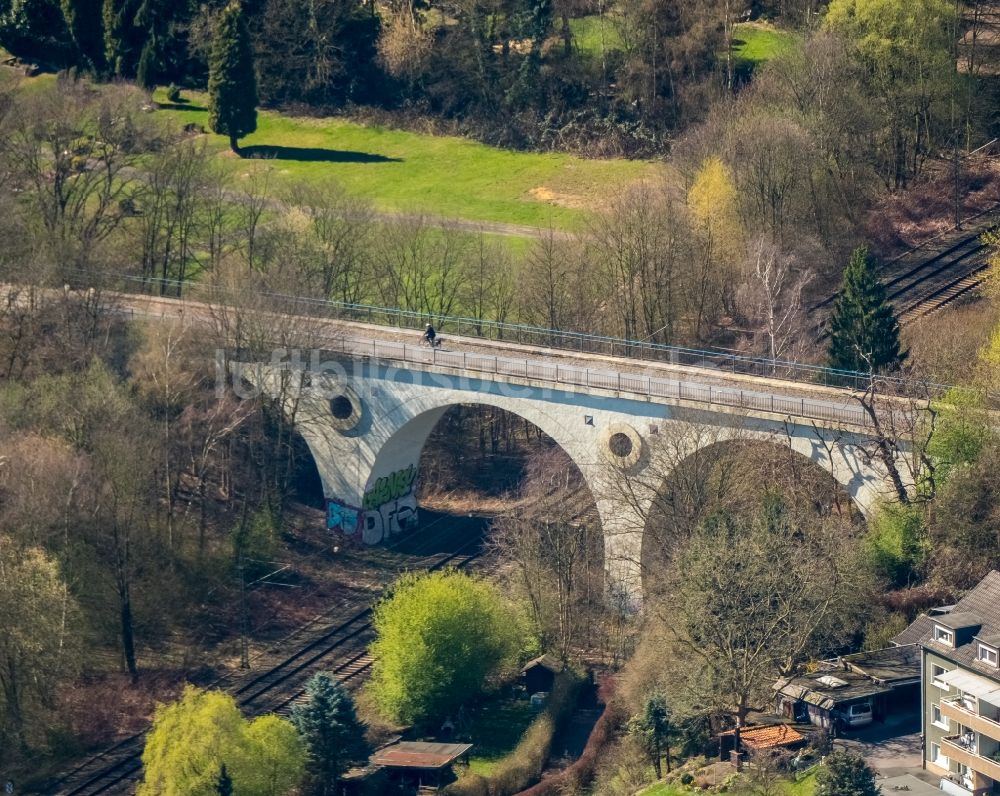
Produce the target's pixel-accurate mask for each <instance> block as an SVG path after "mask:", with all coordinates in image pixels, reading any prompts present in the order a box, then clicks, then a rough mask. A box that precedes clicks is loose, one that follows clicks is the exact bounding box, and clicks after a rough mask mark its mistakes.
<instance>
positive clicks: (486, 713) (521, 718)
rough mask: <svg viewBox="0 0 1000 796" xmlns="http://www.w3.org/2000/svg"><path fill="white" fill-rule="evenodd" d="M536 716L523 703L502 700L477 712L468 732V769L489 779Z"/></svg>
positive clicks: (523, 701)
mask: <svg viewBox="0 0 1000 796" xmlns="http://www.w3.org/2000/svg"><path fill="white" fill-rule="evenodd" d="M536 716H538V711H536V710H535V709H533V708H532V707H531V704H530V703H529V702H527V701H526V700H504V701H502V702H497V703H495V704H493V705H490V706H487V707H485V708H483V709H482V710H481V711H479V712H478V713H477V715H476V718H475V719H474V720H473V722H472V727H471V728H470V730H469V735H470V737H471V738H472V743H473V748H472V752H473V754H472V756H471V757H470V758H469V769H470V770H471V771H472V772H473V773H475V774H480V775H482V776H484V777H485V776H489V774H491V773H492V772H493V769H494V768H495V767H496V765H497V763H499V762H500V760H502V759H503V758H504V757H506V756H507V755H509V754H510V753H511V752H512V751H513V750H514V747H516V746H517V742H518V741H520V740H521V736H522V735H524V731H525V730H526V729H527V728H528V725H529V724H531V722H532V721H533V720H534V719H535V717H536Z"/></svg>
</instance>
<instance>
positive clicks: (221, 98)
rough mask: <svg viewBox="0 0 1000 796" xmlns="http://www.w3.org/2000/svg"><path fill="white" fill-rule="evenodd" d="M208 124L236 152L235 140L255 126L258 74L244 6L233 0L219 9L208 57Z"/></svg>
mask: <svg viewBox="0 0 1000 796" xmlns="http://www.w3.org/2000/svg"><path fill="white" fill-rule="evenodd" d="M208 114H209V115H208V123H209V126H210V127H211V128H212V130H213V131H214V132H216V133H219V134H220V135H228V136H229V146H230V147H231V148H232V150H233V152H236V153H237V154H239V151H240V148H239V144H238V141H239V139H240V138H243V137H244V136H246V135H249V134H250V133H252V132H253V131H254V130H256V129H257V77H256V74H255V72H254V60H253V48H252V47H251V44H250V33H249V31H248V30H247V24H246V20H245V19H244V16H243V9H242V6H241V5H240V3H239V2H238V0H234V1H233V2H231V3H230V4H229V5H228V6H226V7H225V9H224V10H223V11H222V14H221V16H220V17H219V22H218V24H217V26H216V28H215V35H214V38H213V41H212V52H211V55H210V56H209V59H208Z"/></svg>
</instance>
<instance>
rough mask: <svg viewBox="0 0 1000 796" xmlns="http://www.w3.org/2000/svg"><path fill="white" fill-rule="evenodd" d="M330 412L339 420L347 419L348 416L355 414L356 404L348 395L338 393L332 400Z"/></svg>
mask: <svg viewBox="0 0 1000 796" xmlns="http://www.w3.org/2000/svg"><path fill="white" fill-rule="evenodd" d="M330 413H331V414H332V415H333V416H334V417H335V418H337V420H347V418H349V417H350V416H351V415H352V414H354V405H353V404H352V403H351V399H350V398H348V397H347V396H346V395H338V396H337V397H336V398H334V399H333V400H331V401H330Z"/></svg>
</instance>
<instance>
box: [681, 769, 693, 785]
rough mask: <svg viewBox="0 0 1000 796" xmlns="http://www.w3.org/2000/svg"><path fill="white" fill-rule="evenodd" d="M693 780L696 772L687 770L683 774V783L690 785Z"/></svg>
mask: <svg viewBox="0 0 1000 796" xmlns="http://www.w3.org/2000/svg"><path fill="white" fill-rule="evenodd" d="M692 782H694V774H692V773H691V772H690V771H685V772H684V773H683V774H681V785H690V784H691V783H692Z"/></svg>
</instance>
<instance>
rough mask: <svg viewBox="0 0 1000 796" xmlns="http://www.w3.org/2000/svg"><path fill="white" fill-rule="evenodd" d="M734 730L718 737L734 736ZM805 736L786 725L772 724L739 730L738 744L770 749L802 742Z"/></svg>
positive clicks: (752, 747)
mask: <svg viewBox="0 0 1000 796" xmlns="http://www.w3.org/2000/svg"><path fill="white" fill-rule="evenodd" d="M735 734H736V730H727V731H726V732H722V733H719V735H735ZM804 740H805V736H804V735H802V733H800V732H798V731H797V730H794V729H792V728H791V727H789V726H788V725H787V724H773V725H769V726H763V727H744V728H743V729H742V730H740V743H741V744H743V745H744V746H746V747H747V748H749V749H771V748H773V747H775V746H788V745H790V744H793V743H798V742H799V741H804Z"/></svg>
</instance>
